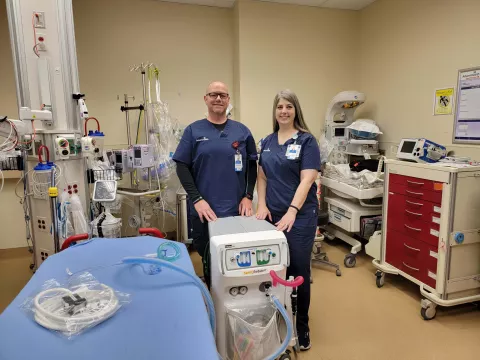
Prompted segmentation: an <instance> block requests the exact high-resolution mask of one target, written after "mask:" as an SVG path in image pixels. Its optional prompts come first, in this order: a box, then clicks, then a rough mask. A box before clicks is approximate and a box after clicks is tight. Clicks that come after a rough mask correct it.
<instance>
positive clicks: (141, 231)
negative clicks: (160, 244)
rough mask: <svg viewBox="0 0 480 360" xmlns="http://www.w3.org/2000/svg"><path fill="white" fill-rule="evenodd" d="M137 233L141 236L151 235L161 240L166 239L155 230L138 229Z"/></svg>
mask: <svg viewBox="0 0 480 360" xmlns="http://www.w3.org/2000/svg"><path fill="white" fill-rule="evenodd" d="M138 233H139V234H141V235H153V236H155V237H158V238H161V239H165V238H166V237H167V235H165V234H164V233H163V232H161V231H160V230H158V229H155V228H140V229H138Z"/></svg>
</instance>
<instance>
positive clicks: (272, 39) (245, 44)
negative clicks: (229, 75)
mask: <svg viewBox="0 0 480 360" xmlns="http://www.w3.org/2000/svg"><path fill="white" fill-rule="evenodd" d="M238 11H239V15H240V20H239V22H240V24H239V25H240V26H239V32H240V33H239V47H240V49H239V54H240V59H239V73H240V83H239V86H240V98H241V104H240V106H241V108H240V111H241V120H242V122H243V123H245V124H246V125H247V126H248V127H249V128H250V129H251V131H252V132H253V135H254V137H255V139H256V140H260V138H261V137H263V136H265V135H267V134H269V133H271V132H272V105H273V99H274V97H275V94H276V93H277V92H278V91H280V90H282V89H285V88H290V89H291V90H293V91H295V92H296V93H297V95H298V97H299V100H300V103H301V105H302V110H303V112H304V116H305V119H306V121H307V124H308V125H309V127H310V129H311V130H312V132H313V133H314V134H315V135H316V136H319V135H320V130H321V129H323V123H324V119H325V111H326V108H327V106H328V102H329V101H330V100H331V98H332V97H333V96H335V94H336V93H337V92H339V91H342V90H350V89H352V88H357V87H358V86H359V85H360V83H359V80H360V76H359V74H358V64H359V62H360V59H359V50H360V47H359V45H358V43H357V41H355V40H356V39H357V38H358V33H359V26H360V17H359V13H358V12H355V11H345V10H330V9H322V8H315V7H307V6H295V5H283V4H273V3H268V2H255V1H250V0H245V1H240V4H239V9H238Z"/></svg>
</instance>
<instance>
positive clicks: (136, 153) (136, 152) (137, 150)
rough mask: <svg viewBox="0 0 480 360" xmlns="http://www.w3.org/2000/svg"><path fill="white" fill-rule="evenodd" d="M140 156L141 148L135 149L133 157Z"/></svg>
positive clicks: (138, 157)
mask: <svg viewBox="0 0 480 360" xmlns="http://www.w3.org/2000/svg"><path fill="white" fill-rule="evenodd" d="M141 157H142V149H135V158H137V159H140V158H141Z"/></svg>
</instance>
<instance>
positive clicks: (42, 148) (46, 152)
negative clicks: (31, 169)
mask: <svg viewBox="0 0 480 360" xmlns="http://www.w3.org/2000/svg"><path fill="white" fill-rule="evenodd" d="M42 150H45V154H46V155H47V163H48V162H49V161H50V150H48V147H46V146H45V145H40V146H39V147H38V162H39V163H41V164H43V158H42Z"/></svg>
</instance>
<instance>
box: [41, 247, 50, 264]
mask: <svg viewBox="0 0 480 360" xmlns="http://www.w3.org/2000/svg"><path fill="white" fill-rule="evenodd" d="M39 250H40V259H41V260H42V262H44V261H45V260H47V258H48V256H49V255H50V254H51V251H50V250H47V249H39Z"/></svg>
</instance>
